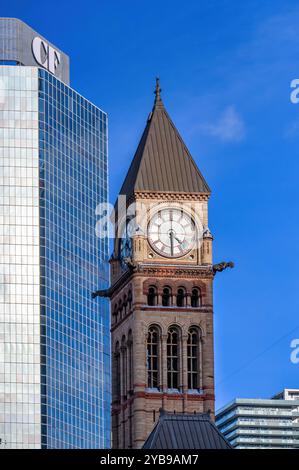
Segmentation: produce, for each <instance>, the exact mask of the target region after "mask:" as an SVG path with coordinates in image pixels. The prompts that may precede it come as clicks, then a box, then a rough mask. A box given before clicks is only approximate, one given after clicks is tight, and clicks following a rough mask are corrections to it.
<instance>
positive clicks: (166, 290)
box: [162, 287, 171, 307]
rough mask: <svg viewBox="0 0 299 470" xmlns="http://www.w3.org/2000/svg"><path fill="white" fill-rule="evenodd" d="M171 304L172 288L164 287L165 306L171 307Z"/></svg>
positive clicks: (163, 301)
mask: <svg viewBox="0 0 299 470" xmlns="http://www.w3.org/2000/svg"><path fill="white" fill-rule="evenodd" d="M170 304H171V289H170V288H169V287H164V289H163V294H162V305H163V307H169V306H170Z"/></svg>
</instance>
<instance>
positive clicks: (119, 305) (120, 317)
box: [118, 300, 123, 320]
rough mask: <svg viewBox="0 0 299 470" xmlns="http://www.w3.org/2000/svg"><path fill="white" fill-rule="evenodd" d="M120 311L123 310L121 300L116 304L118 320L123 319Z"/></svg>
mask: <svg viewBox="0 0 299 470" xmlns="http://www.w3.org/2000/svg"><path fill="white" fill-rule="evenodd" d="M122 309H123V307H122V303H121V300H120V301H119V303H118V315H119V319H120V320H121V319H122V317H123V315H122V314H123V312H122Z"/></svg>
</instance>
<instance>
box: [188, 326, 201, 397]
mask: <svg viewBox="0 0 299 470" xmlns="http://www.w3.org/2000/svg"><path fill="white" fill-rule="evenodd" d="M187 368H188V389H189V390H198V389H199V388H200V384H199V334H198V329H197V328H190V330H189V332H188V341H187Z"/></svg>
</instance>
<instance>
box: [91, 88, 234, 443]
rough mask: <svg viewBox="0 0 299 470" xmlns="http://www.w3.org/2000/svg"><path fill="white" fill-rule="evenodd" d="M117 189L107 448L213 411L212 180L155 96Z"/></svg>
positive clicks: (141, 439) (218, 267)
mask: <svg viewBox="0 0 299 470" xmlns="http://www.w3.org/2000/svg"><path fill="white" fill-rule="evenodd" d="M160 92H161V90H160V86H159V80H158V79H157V84H156V90H155V94H156V98H155V103H154V107H153V110H152V112H151V113H150V115H149V117H148V120H147V124H146V127H145V130H144V132H143V135H142V137H141V140H140V142H139V145H138V147H137V150H136V153H135V155H134V158H133V160H132V163H131V165H130V168H129V170H128V173H127V176H126V178H125V181H124V183H123V185H122V188H121V190H120V197H119V200H118V204H117V207H116V237H115V246H114V252H113V255H112V257H111V261H110V263H111V287H110V288H109V289H108V291H98V292H96V293H95V294H94V295H106V296H109V297H110V299H111V349H112V351H111V353H112V440H113V442H112V447H113V448H140V447H142V445H143V443H144V441H145V440H146V438H147V437H148V435H149V433H150V432H151V431H152V429H153V427H154V425H155V422H156V421H157V419H158V418H159V412H160V410H161V409H163V410H165V411H167V412H171V413H188V414H190V413H192V414H193V413H207V412H210V414H211V416H212V417H213V416H214V353H213V349H214V348H213V278H214V274H215V271H217V270H219V271H220V270H222V269H224V267H225V266H224V265H226V263H222V264H221V265H216V266H213V264H212V240H213V238H212V235H211V232H210V231H209V228H208V199H209V196H210V189H209V187H208V185H207V183H206V181H205V180H204V178H203V176H202V174H201V173H200V171H199V169H198V168H197V165H196V163H195V162H194V160H193V158H192V156H191V155H190V153H189V151H188V149H187V147H186V146H185V144H184V142H183V140H182V138H181V136H180V135H179V133H178V131H177V129H176V128H175V126H174V124H173V122H172V121H171V119H170V117H169V115H168V113H167V111H166V110H165V107H164V105H163V102H162V100H161V96H160Z"/></svg>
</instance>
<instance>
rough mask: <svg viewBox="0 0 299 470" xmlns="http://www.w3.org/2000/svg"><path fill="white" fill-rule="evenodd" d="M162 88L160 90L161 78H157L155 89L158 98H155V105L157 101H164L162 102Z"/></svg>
mask: <svg viewBox="0 0 299 470" xmlns="http://www.w3.org/2000/svg"><path fill="white" fill-rule="evenodd" d="M161 91H162V90H161V88H160V78H159V77H156V88H155V91H154V93H155V95H156V98H155V104H156V103H157V101H162V100H161Z"/></svg>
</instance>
